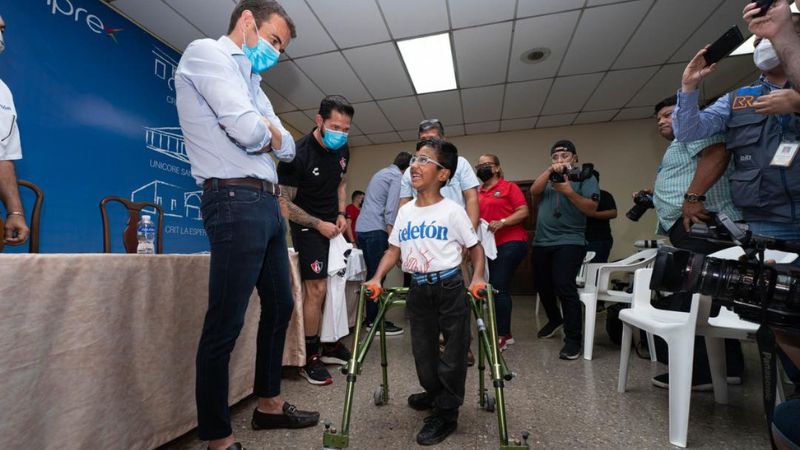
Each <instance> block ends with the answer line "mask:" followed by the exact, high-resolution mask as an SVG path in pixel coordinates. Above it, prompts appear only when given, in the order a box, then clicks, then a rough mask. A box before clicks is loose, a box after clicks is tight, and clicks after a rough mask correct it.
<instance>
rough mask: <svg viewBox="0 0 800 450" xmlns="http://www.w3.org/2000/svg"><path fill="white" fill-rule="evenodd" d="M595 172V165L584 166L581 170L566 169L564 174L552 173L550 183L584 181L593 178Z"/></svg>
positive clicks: (574, 168) (575, 168)
mask: <svg viewBox="0 0 800 450" xmlns="http://www.w3.org/2000/svg"><path fill="white" fill-rule="evenodd" d="M592 172H594V164H590V163H587V164H583V165H582V166H581V167H580V168H577V167H570V168H568V169H564V171H563V172H560V173H559V172H552V173H551V174H550V181H551V182H553V183H563V182H565V181H567V180H569V181H584V180H588V179H589V178H591V177H592Z"/></svg>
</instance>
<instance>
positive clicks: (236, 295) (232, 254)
mask: <svg viewBox="0 0 800 450" xmlns="http://www.w3.org/2000/svg"><path fill="white" fill-rule="evenodd" d="M201 211H202V213H203V225H204V226H205V229H206V233H207V234H208V240H209V242H210V243H211V267H210V271H209V282H208V311H207V312H206V318H205V322H204V323H203V334H202V336H201V337H200V344H199V347H198V349H197V384H196V390H195V394H196V401H197V422H198V435H199V437H200V439H201V440H206V441H207V440H213V439H221V438H224V437H227V436H229V435H230V434H231V425H230V411H229V409H228V363H229V362H230V354H231V351H232V350H233V347H234V344H235V343H236V338H237V337H238V336H239V332H240V331H241V329H242V325H243V324H244V317H245V311H246V310H247V305H248V303H249V301H250V295H251V294H252V292H253V288H257V289H258V296H259V297H260V299H261V313H260V321H259V324H258V338H257V339H258V340H257V342H256V364H255V372H256V373H255V385H254V393H255V395H256V396H258V397H275V396H277V395H278V394H279V393H280V382H281V361H282V359H283V345H284V341H285V338H286V328H287V327H288V324H289V318H290V317H291V314H292V306H293V300H292V292H291V287H290V281H289V257H288V254H287V251H286V237H285V235H286V228H285V224H284V222H283V217H281V213H280V209H279V207H278V199H277V197H274V196H273V195H271V194H269V193H266V192H261V191H259V190H258V189H254V188H249V187H228V188H218V189H214V188H211V189H208V190H206V191H205V192H203V199H202V203H201Z"/></svg>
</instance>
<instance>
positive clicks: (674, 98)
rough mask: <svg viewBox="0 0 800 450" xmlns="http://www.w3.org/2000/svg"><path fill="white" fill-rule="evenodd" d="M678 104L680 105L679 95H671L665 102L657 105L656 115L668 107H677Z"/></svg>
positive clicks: (662, 101)
mask: <svg viewBox="0 0 800 450" xmlns="http://www.w3.org/2000/svg"><path fill="white" fill-rule="evenodd" d="M677 104H678V96H677V95H671V96H669V97H667V98H665V99H664V100H661V101H660V102H658V104H657V105H656V111H655V113H656V115H658V112H659V111H661V110H662V109H663V108H666V107H667V106H675V105H677Z"/></svg>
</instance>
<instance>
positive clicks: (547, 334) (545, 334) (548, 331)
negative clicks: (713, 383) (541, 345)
mask: <svg viewBox="0 0 800 450" xmlns="http://www.w3.org/2000/svg"><path fill="white" fill-rule="evenodd" d="M562 325H564V322H561V323H553V322H547V325H545V326H543V327H542V329H541V330H539V332H538V333H536V337H538V338H539V339H547V338H551V337H553V336H554V335H555V334H556V332H557V331H558V329H559V328H561V326H562Z"/></svg>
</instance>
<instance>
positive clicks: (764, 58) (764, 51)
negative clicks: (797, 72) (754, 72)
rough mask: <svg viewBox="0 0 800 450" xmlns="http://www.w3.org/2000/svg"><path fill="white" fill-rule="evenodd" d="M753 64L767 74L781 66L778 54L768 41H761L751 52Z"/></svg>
mask: <svg viewBox="0 0 800 450" xmlns="http://www.w3.org/2000/svg"><path fill="white" fill-rule="evenodd" d="M753 62H755V63H756V67H758V68H759V69H761V71H762V72H768V71H770V70H772V69H774V68H776V67H778V66H780V65H781V60H780V59H778V54H777V53H776V52H775V48H774V47H773V46H772V42H770V41H769V39H762V40H761V42H759V43H758V46H757V47H756V50H755V51H754V52H753Z"/></svg>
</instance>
